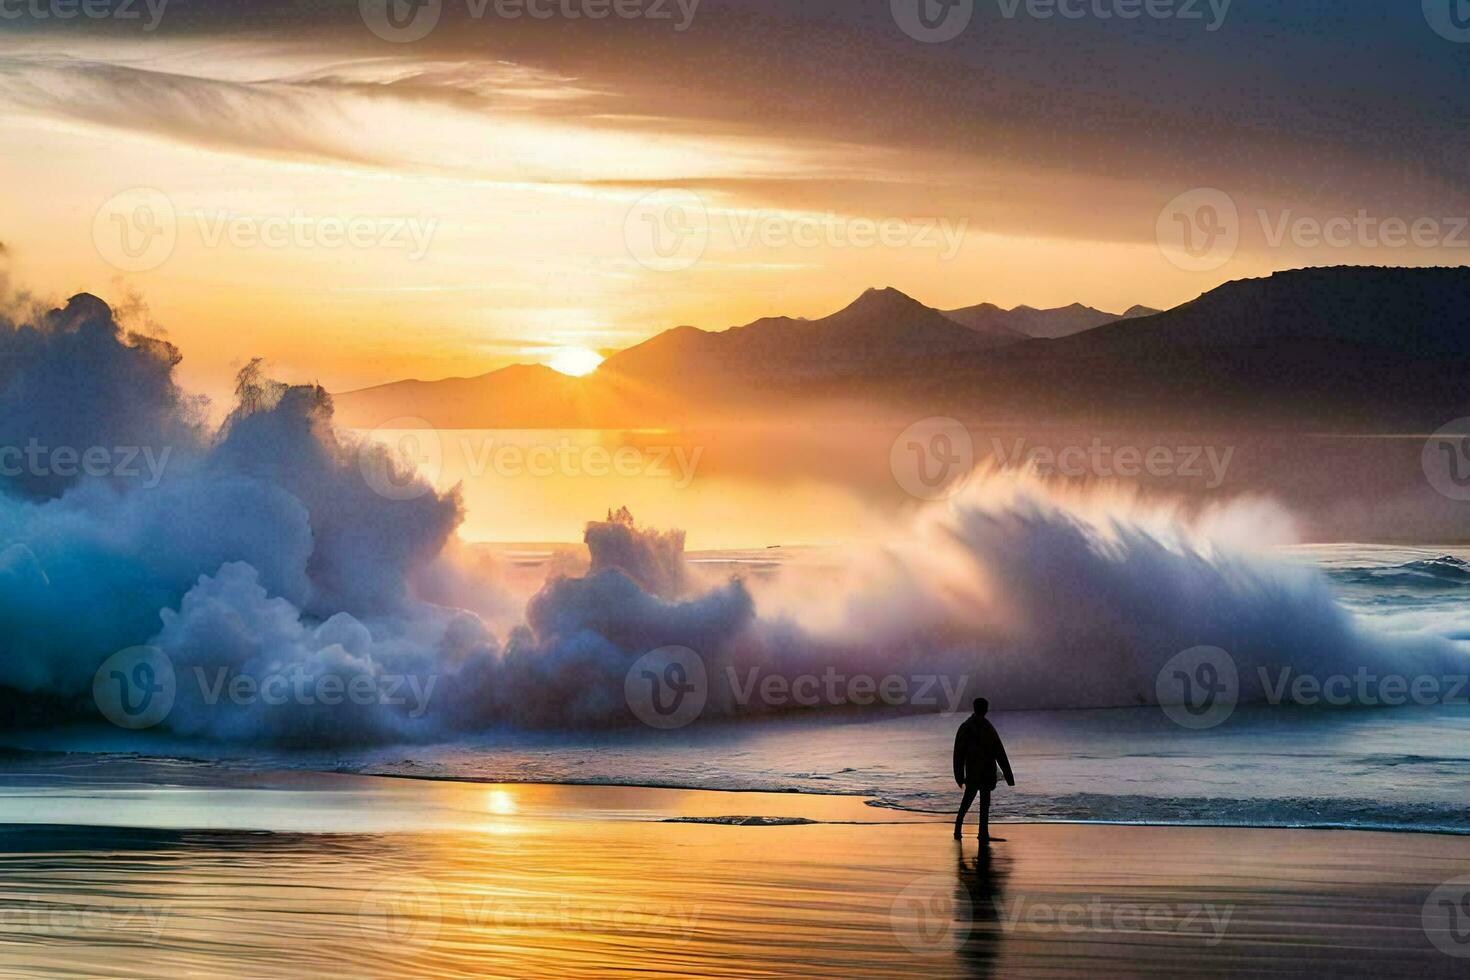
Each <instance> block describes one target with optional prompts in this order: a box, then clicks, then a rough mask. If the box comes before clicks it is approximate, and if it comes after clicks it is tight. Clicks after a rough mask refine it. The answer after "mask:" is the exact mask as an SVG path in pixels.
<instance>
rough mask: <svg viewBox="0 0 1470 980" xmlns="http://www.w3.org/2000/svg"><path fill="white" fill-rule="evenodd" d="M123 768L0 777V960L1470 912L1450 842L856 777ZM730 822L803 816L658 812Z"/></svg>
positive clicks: (1363, 956) (471, 968) (467, 973)
mask: <svg viewBox="0 0 1470 980" xmlns="http://www.w3.org/2000/svg"><path fill="white" fill-rule="evenodd" d="M144 775H145V777H146V778H138V779H127V780H116V779H104V780H100V781H93V780H90V779H89V778H87V777H86V776H85V775H82V774H76V773H74V774H72V775H71V777H69V778H68V779H66V780H64V781H62V782H59V783H58V782H55V781H48V780H46V779H32V780H30V781H26V780H20V781H19V782H20V783H21V785H15V783H16V782H17V781H15V780H11V781H10V782H9V784H8V785H6V786H5V787H4V788H3V789H0V823H3V824H5V827H4V828H3V830H0V974H3V975H5V976H22V975H24V976H114V977H157V976H169V977H182V976H203V977H236V976H252V977H298V976H312V975H316V976H321V975H339V974H344V973H346V974H350V975H359V976H365V977H410V976H451V977H481V976H507V977H510V976H514V977H533V976H556V977H607V976H617V975H624V976H662V975H683V976H695V975H702V976H723V977H759V976H827V977H831V976H844V977H869V976H874V977H876V976H894V975H906V976H919V977H930V976H936V977H937V976H997V977H1010V976H1021V977H1026V976H1038V977H1039V976H1058V975H1078V976H1145V975H1149V976H1153V975H1169V976H1176V975H1181V974H1188V975H1207V976H1226V975H1240V974H1243V973H1259V974H1266V975H1271V976H1380V977H1381V976H1406V977H1407V976H1414V977H1435V976H1463V975H1465V973H1466V970H1467V967H1470V958H1466V957H1470V918H1467V919H1464V920H1463V921H1461V920H1460V919H1456V918H1454V916H1456V915H1459V914H1460V911H1459V909H1458V906H1457V905H1456V903H1457V902H1458V900H1459V898H1460V897H1462V896H1463V895H1464V894H1465V890H1464V889H1460V890H1459V891H1456V890H1454V889H1453V888H1452V889H1450V890H1444V889H1441V890H1440V891H1439V892H1438V893H1436V892H1435V889H1436V888H1437V887H1438V886H1441V885H1442V883H1444V882H1446V881H1447V880H1450V879H1454V878H1456V877H1458V876H1463V875H1470V838H1460V837H1448V836H1434V835H1415V834H1382V833H1364V832H1351V831H1300V830H1246V829H1222V830H1217V829H1204V828H1159V827H1120V826H1078V825H1003V826H998V827H997V832H998V833H1001V834H1002V835H1003V836H1005V837H1006V838H1008V839H1007V840H1006V841H1005V842H1004V843H998V844H995V845H993V846H992V847H991V848H990V849H989V850H988V852H987V851H985V850H982V849H981V848H980V846H979V845H978V844H977V842H976V841H975V840H974V839H973V837H970V838H969V839H966V840H965V841H964V842H963V843H955V842H954V841H952V840H950V839H949V837H950V835H949V827H948V826H947V824H945V823H944V822H936V821H935V820H934V818H932V817H925V816H920V815H906V814H895V813H893V812H891V811H886V810H878V809H874V808H872V807H868V806H865V805H864V804H863V803H862V801H860V800H855V799H852V798H847V797H811V796H795V795H789V794H748V793H712V792H691V791H681V790H650V789H626V788H616V787H567V786H534V785H506V786H489V785H475V784H440V783H431V782H424V781H416V780H395V779H381V778H373V777H354V776H328V775H323V776H318V775H307V774H279V775H273V774H258V775H254V776H248V777H244V776H236V777H230V778H228V779H221V778H220V777H218V776H217V775H208V776H200V775H197V774H189V773H187V772H180V773H177V774H176V775H175V777H174V778H172V779H170V780H168V781H167V782H166V783H160V782H159V781H158V779H159V777H158V775H157V773H152V774H144ZM67 812H70V814H71V816H70V817H63V818H61V819H58V816H57V815H58V814H65V813H67ZM735 816H764V817H779V818H803V819H807V820H812V821H817V822H815V823H809V824H802V825H795V826H731V825H726V824H723V823H698V822H669V821H670V820H671V818H679V817H684V818H689V817H693V818H699V819H718V818H722V817H735ZM80 823H90V824H93V826H79V825H77V824H80ZM61 824H69V826H62V825H61ZM105 824H116V825H124V826H103V825H105ZM127 825H130V826H127ZM198 828H211V829H198ZM970 833H971V834H972V835H973V833H974V829H973V827H971V828H970ZM1467 882H1470V879H1467ZM1446 903H1448V904H1446ZM1466 907H1467V908H1470V905H1467V906H1466ZM1426 908H1428V912H1427V913H1426ZM1426 915H1427V918H1426ZM1426 926H1427V927H1428V929H1427V930H1426ZM1431 933H1433V935H1431ZM1461 939H1463V943H1462V942H1459V941H1458V940H1461ZM1435 940H1438V942H1439V943H1440V945H1441V946H1443V947H1444V949H1441V948H1440V947H1439V946H1436V945H1435ZM1456 954H1459V955H1456Z"/></svg>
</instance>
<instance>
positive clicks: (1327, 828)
mask: <svg viewBox="0 0 1470 980" xmlns="http://www.w3.org/2000/svg"><path fill="white" fill-rule="evenodd" d="M9 751H11V752H16V753H19V754H21V755H22V756H34V757H35V761H36V762H37V763H40V762H41V761H42V757H43V756H47V755H51V756H57V755H60V756H65V757H68V758H69V759H70V760H71V761H72V762H74V763H79V765H77V766H76V767H75V768H74V769H73V770H72V771H70V772H65V773H56V772H54V771H51V772H48V771H45V770H43V769H41V768H40V767H39V766H37V767H36V768H26V767H22V768H20V769H18V770H0V826H26V825H34V824H33V823H32V822H30V821H22V822H19V823H16V822H12V821H8V820H6V819H5V814H6V811H7V809H8V808H7V806H6V800H7V799H8V798H13V797H14V795H15V791H16V790H17V789H22V788H25V787H26V786H31V787H32V788H40V787H39V786H36V785H35V781H36V780H38V779H39V780H41V782H42V783H64V782H65V781H67V780H80V782H81V783H82V784H83V785H85V784H86V783H87V782H89V781H92V782H94V783H95V785H97V786H98V787H105V786H108V785H128V786H131V787H133V788H135V789H138V788H142V787H148V786H153V787H156V788H158V789H159V790H162V789H164V788H165V787H171V786H179V785H184V786H187V787H190V788H192V789H195V790H207V789H210V788H214V789H220V790H230V789H233V788H239V787H254V786H261V787H271V786H277V785H288V786H297V785H302V784H305V785H306V786H307V788H308V789H319V788H321V787H322V786H323V785H325V784H329V783H331V782H333V781H338V780H370V781H377V780H382V781H384V785H388V784H393V783H400V784H403V785H406V786H419V787H467V788H471V789H481V790H494V789H496V788H501V789H508V788H529V789H540V790H549V791H567V792H572V793H575V792H576V791H578V790H584V791H587V792H588V793H589V794H590V795H592V796H596V795H597V794H598V793H600V792H603V791H610V792H618V793H650V794H699V795H700V796H701V797H703V798H706V799H725V798H748V799H755V800H760V801H762V804H761V805H760V806H757V807H752V808H749V809H752V810H754V811H757V812H750V813H724V814H719V816H756V817H790V818H801V819H809V820H810V821H811V822H812V823H815V824H865V825H873V826H882V825H901V824H915V823H917V824H945V825H948V824H949V823H950V820H951V819H952V816H953V813H954V811H953V810H950V811H943V810H921V809H914V808H908V807H902V806H897V805H893V804H890V803H886V802H883V801H882V799H881V798H880V797H877V796H873V795H871V794H863V793H847V792H840V791H835V790H834V791H822V790H813V789H799V788H787V789H772V788H764V787H738V788H721V787H709V786H697V785H688V784H681V783H678V782H674V781H667V782H639V781H624V782H610V781H595V780H582V781H579V780H559V781H548V780H532V779H486V778H478V777H474V776H458V775H446V776H436V775H427V774H422V773H405V772H360V771H353V770H345V769H324V768H271V767H266V768H256V767H252V766H246V765H242V764H238V763H235V762H233V761H232V760H227V759H225V760H217V759H205V758H197V757H195V758H191V757H180V756H145V755H140V754H137V753H131V752H119V753H94V752H76V751H66V750H62V751H52V750H31V749H18V750H17V749H11V750H9ZM118 770H121V772H118ZM17 777H19V779H17ZM777 800H785V801H791V802H792V803H793V804H794V805H791V806H787V807H785V808H783V809H785V810H790V811H793V812H776V811H775V809H774V808H773V806H772V804H773V803H774V801H777ZM797 801H812V802H813V803H815V802H816V801H848V802H849V803H853V804H857V808H854V809H852V811H851V812H852V814H853V815H854V818H853V819H845V820H832V819H823V818H822V817H821V816H820V815H819V816H817V817H812V812H813V810H815V811H817V812H818V813H820V812H821V811H823V810H827V809H830V807H828V806H824V805H821V804H816V805H815V806H811V807H809V806H804V805H803V804H802V803H800V802H797ZM579 809H581V807H579ZM875 811H877V812H880V813H885V814H892V815H893V816H894V818H895V819H888V820H880V819H856V817H857V816H868V815H870V814H873V813H874V812H875ZM674 815H675V816H679V815H682V814H674ZM649 819H651V820H654V819H660V818H658V817H653V816H651V817H650V818H649ZM973 820H974V817H973V814H972V815H971V817H970V821H971V822H973ZM992 823H994V824H996V825H997V826H1007V827H1015V826H1021V827H1050V826H1062V827H1067V826H1071V827H1139V828H1159V829H1167V828H1182V829H1202V830H1211V829H1213V830H1281V831H1312V832H1318V833H1328V832H1355V833H1378V834H1405V835H1410V836H1426V837H1445V838H1465V837H1470V829H1456V828H1452V827H1422V826H1421V827H1411V826H1399V825H1389V824H1376V823H1375V824H1368V823H1348V822H1341V821H1338V822H1332V821H1324V822H1315V823H1314V822H1287V821H1281V822H1251V823H1242V822H1226V821H1188V820H1154V819H1148V818H1138V819H1128V818H1119V819H1095V818H1086V817H1076V818H1064V817H1058V818H1026V817H1020V818H1018V817H1015V816H1008V817H1003V816H996V817H993V818H992ZM52 825H54V826H79V827H87V826H119V827H125V826H138V825H137V824H127V823H123V824H113V825H109V824H102V823H98V822H95V821H94V822H81V823H68V822H65V821H63V822H59V823H55V824H52ZM193 829H200V830H208V829H214V825H210V824H206V825H204V826H201V827H199V828H193Z"/></svg>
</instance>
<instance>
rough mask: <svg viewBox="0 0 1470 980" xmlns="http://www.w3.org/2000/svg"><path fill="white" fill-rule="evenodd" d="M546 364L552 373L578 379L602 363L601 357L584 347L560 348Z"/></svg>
mask: <svg viewBox="0 0 1470 980" xmlns="http://www.w3.org/2000/svg"><path fill="white" fill-rule="evenodd" d="M546 363H547V364H548V365H550V367H551V369H552V370H554V371H560V372H561V373H562V374H570V375H571V376H572V377H574V378H580V377H582V376H583V375H587V374H591V373H592V372H593V371H596V370H597V366H598V365H599V364H601V363H602V355H601V354H599V353H597V352H596V351H592V350H588V349H587V348H585V347H562V348H560V349H559V350H557V351H555V352H554V353H553V354H552V355H551V360H549V361H547V362H546Z"/></svg>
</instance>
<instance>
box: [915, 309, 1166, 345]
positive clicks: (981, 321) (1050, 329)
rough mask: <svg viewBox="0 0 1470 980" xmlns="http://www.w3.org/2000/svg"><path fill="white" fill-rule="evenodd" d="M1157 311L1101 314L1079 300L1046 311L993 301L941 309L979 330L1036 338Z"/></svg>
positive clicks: (1058, 335)
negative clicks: (1011, 306) (1000, 304)
mask: <svg viewBox="0 0 1470 980" xmlns="http://www.w3.org/2000/svg"><path fill="white" fill-rule="evenodd" d="M1158 312H1159V311H1158V310H1155V309H1150V308H1149V307H1147V306H1134V307H1132V308H1130V309H1129V310H1128V311H1127V312H1125V313H1105V312H1103V311H1102V310H1097V309H1093V308H1092V307H1091V306H1083V305H1082V304H1081V303H1073V304H1072V305H1071V306H1059V307H1057V308H1056V309H1050V310H1038V309H1036V308H1035V307H1032V306H1018V307H1016V308H1015V309H1012V310H1007V309H1002V308H1001V307H999V306H996V305H995V304H994V303H981V304H980V305H979V306H966V307H964V308H963V309H958V310H945V311H944V315H945V316H947V317H949V318H950V319H951V320H953V321H955V322H956V323H960V324H963V325H965V326H967V327H969V328H970V329H971V330H977V331H980V332H982V333H991V334H993V333H995V332H998V331H1004V332H1006V333H1013V334H1020V335H1022V336H1025V337H1031V338H1036V339H1042V340H1055V339H1057V338H1058V337H1070V336H1072V335H1073V334H1076V333H1082V332H1083V331H1084V330H1091V329H1093V328H1094V327H1101V326H1104V325H1106V324H1109V323H1116V322H1118V321H1119V320H1133V319H1137V318H1138V317H1144V316H1153V315H1154V314H1155V313H1158Z"/></svg>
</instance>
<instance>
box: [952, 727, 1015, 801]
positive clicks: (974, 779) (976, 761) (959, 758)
mask: <svg viewBox="0 0 1470 980" xmlns="http://www.w3.org/2000/svg"><path fill="white" fill-rule="evenodd" d="M996 766H1000V771H1001V772H1003V773H1005V777H1006V782H1007V783H1011V784H1013V785H1014V784H1015V781H1016V780H1015V777H1014V776H1012V775H1011V760H1009V759H1007V758H1006V748H1005V746H1004V745H1002V744H1001V743H1000V735H999V734H997V733H996V730H995V726H994V725H992V724H991V723H990V721H989V719H987V718H978V717H976V716H974V715H971V716H970V717H969V718H966V719H965V721H964V723H963V724H961V725H960V730H959V731H957V732H955V736H954V779H955V782H957V783H959V784H961V785H963V786H968V785H971V784H972V783H973V784H974V785H976V786H979V787H981V788H983V789H995V781H996V780H995V767H996Z"/></svg>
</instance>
